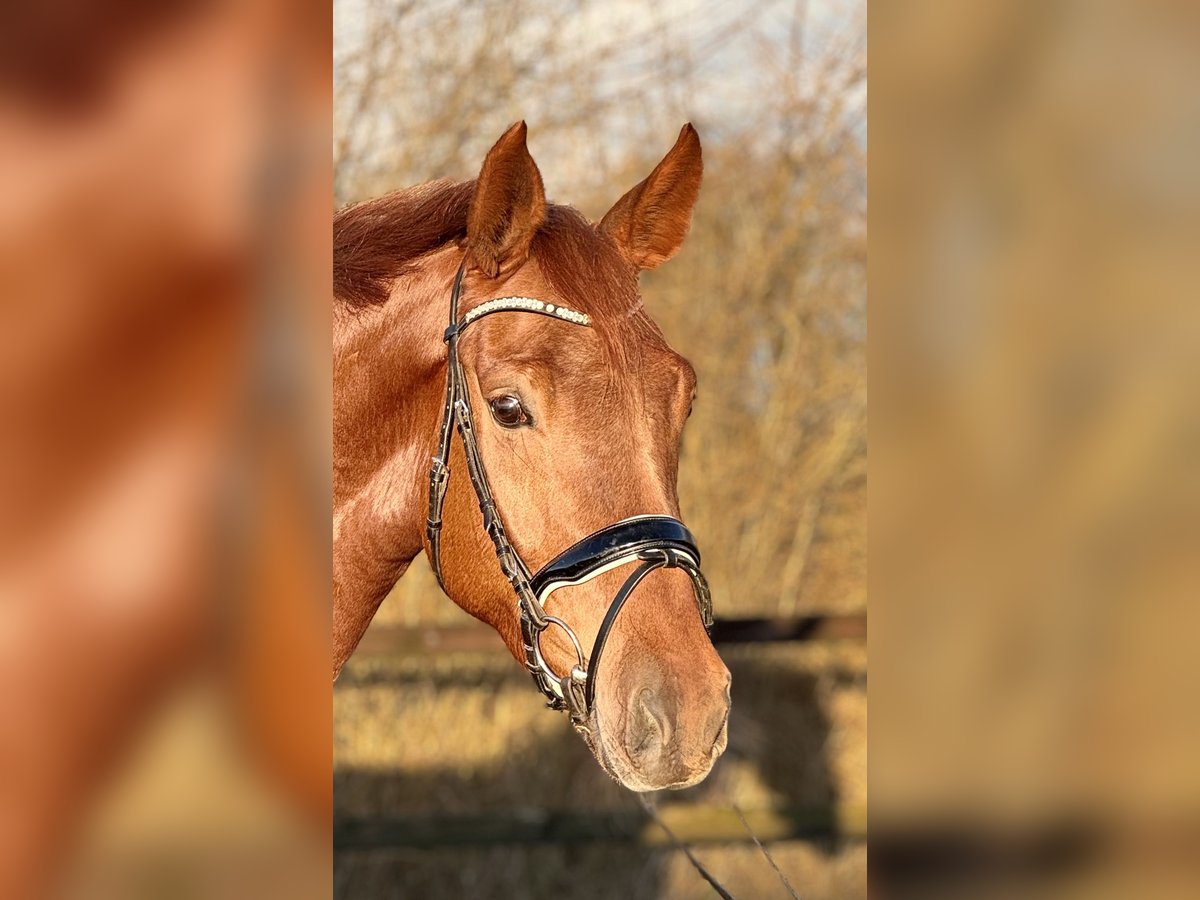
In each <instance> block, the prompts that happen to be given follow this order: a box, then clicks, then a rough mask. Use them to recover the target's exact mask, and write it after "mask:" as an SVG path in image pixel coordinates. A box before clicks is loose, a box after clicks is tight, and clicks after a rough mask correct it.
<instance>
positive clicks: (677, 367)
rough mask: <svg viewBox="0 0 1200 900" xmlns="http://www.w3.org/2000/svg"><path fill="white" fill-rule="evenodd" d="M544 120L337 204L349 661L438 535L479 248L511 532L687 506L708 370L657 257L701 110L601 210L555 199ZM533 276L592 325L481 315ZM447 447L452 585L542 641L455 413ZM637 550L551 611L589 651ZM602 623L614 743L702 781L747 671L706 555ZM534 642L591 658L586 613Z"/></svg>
mask: <svg viewBox="0 0 1200 900" xmlns="http://www.w3.org/2000/svg"><path fill="white" fill-rule="evenodd" d="M525 137H526V130H525V124H524V123H523V122H522V123H519V124H517V125H515V126H513V127H512V128H510V129H509V130H508V131H507V132H506V133H505V134H504V135H503V136H502V137H501V138H500V140H499V141H498V142H497V143H496V144H495V146H494V147H492V149H491V150H490V151H489V153H488V154H487V157H486V159H485V160H484V163H483V167H482V170H481V172H480V175H479V178H478V180H477V181H475V182H473V183H467V184H449V183H444V182H443V183H435V184H433V185H427V186H424V187H421V188H417V189H414V190H411V191H406V192H400V193H398V194H394V195H391V196H389V197H385V198H382V199H380V200H376V201H369V202H367V203H364V204H360V205H358V206H355V207H351V208H349V209H347V210H344V211H342V212H341V213H339V214H338V216H337V218H336V219H335V225H334V248H335V250H334V291H335V295H336V297H337V300H338V302H337V304H336V310H337V315H336V332H335V343H336V347H335V363H334V365H335V371H334V410H335V416H334V456H335V458H334V480H335V486H334V498H335V526H334V528H335V532H334V598H335V610H334V642H335V661H334V665H335V671H336V670H337V669H339V668H340V666H341V663H342V662H344V660H345V658H346V657H347V656H349V654H350V652H351V651H352V650H353V647H354V644H355V643H357V640H358V638H359V637H360V636H361V634H362V631H363V630H364V629H365V628H366V624H367V622H368V621H369V619H370V617H371V615H372V614H373V612H374V610H375V608H376V607H377V606H378V603H379V602H380V600H382V597H383V595H384V594H386V592H387V590H388V589H390V587H391V586H392V584H393V583H394V582H395V580H396V579H397V578H398V577H399V575H400V574H401V573H402V572H403V571H404V568H405V567H406V566H407V564H408V562H409V561H410V560H411V559H412V558H413V557H414V556H415V555H416V554H417V553H418V552H420V551H421V549H424V550H425V551H426V552H427V553H428V552H430V550H431V548H430V535H429V534H428V533H427V529H426V521H425V520H426V517H427V515H428V513H429V504H428V502H427V500H426V490H427V489H428V471H429V462H430V458H431V457H433V458H435V459H436V458H437V457H438V456H439V453H440V442H439V423H440V421H441V420H442V412H443V406H444V399H443V398H444V396H445V390H446V385H447V378H448V374H447V370H448V365H447V347H446V345H445V344H444V343H443V330H444V329H445V327H446V323H447V315H448V310H449V303H450V297H451V291H452V285H453V283H454V281H455V276H456V273H459V272H460V267H461V272H462V285H461V301H460V306H459V309H458V312H459V314H460V321H461V317H462V316H464V315H465V316H469V315H470V313H471V311H472V310H477V313H476V317H477V318H475V320H474V321H473V322H472V325H471V328H470V330H469V331H464V332H463V333H462V334H461V335H459V336H458V337H457V338H456V341H457V346H456V347H452V348H451V352H452V353H457V358H458V362H459V365H460V371H461V373H462V388H461V390H462V392H463V397H464V399H465V400H466V401H467V405H469V407H470V409H471V410H472V412H473V425H474V427H473V429H472V430H473V433H474V441H475V445H476V448H477V451H478V454H479V458H480V461H481V463H482V464H483V466H484V467H485V468H486V480H487V483H488V484H489V485H490V490H491V493H492V494H493V495H494V499H495V506H496V509H497V511H498V513H499V518H500V520H501V525H502V529H503V532H504V533H505V534H506V535H507V539H508V540H509V541H510V542H511V544H512V547H513V549H514V551H515V553H516V554H517V555H518V556H519V558H520V559H521V560H523V564H524V565H525V566H527V567H528V571H530V572H535V571H537V570H539V569H541V568H542V567H543V566H545V565H546V563H548V562H550V561H551V560H552V559H554V558H555V557H557V556H558V555H559V554H560V553H561V552H562V551H563V550H564V549H565V548H568V547H572V546H573V545H575V544H576V543H577V542H579V541H580V540H581V539H583V538H585V537H586V536H588V535H590V534H592V533H594V532H597V531H599V530H601V529H604V528H606V527H608V526H611V525H613V523H617V522H625V521H626V520H629V519H634V518H636V517H642V516H662V517H670V518H671V519H678V517H679V501H678V497H677V494H676V472H677V466H678V459H679V445H680V436H681V433H682V430H683V426H684V423H685V421H686V419H687V417H688V414H689V412H690V408H691V404H692V399H693V397H694V394H695V384H696V376H695V373H694V371H693V370H692V367H691V366H690V365H689V364H688V362H687V360H686V359H684V358H683V357H682V356H680V355H679V354H678V353H677V352H675V351H674V350H673V349H671V347H670V346H669V345H668V344H667V342H666V340H665V339H664V338H663V335H662V332H661V331H660V330H659V329H658V327H657V326H656V325H655V324H654V322H653V321H652V320H651V318H650V316H649V315H648V313H647V312H646V310H645V309H644V308H643V305H642V300H641V294H640V291H639V288H638V273H639V272H640V271H641V270H643V269H650V268H653V267H655V266H657V265H659V264H661V263H663V262H666V261H667V260H668V259H670V258H671V257H672V256H673V255H674V254H675V253H676V251H677V250H678V249H679V247H680V245H681V243H682V242H683V239H684V236H685V235H686V233H687V231H688V228H689V226H690V223H691V217H692V207H693V205H694V204H695V201H696V197H697V194H698V192H699V187H700V177H701V168H702V164H701V155H700V141H699V138H698V136H697V134H696V132H695V130H694V129H693V128H692V127H691V126H690V125H688V126H685V127H684V129H683V130H682V132H681V133H680V135H679V139H678V141H677V142H676V144H675V146H674V147H673V148H672V149H671V151H670V152H669V153H668V154H667V155H666V157H665V158H664V159H663V160H662V161H661V162H660V163H659V164H658V166H657V167H656V168H655V169H654V171H653V172H651V173H650V175H649V176H648V177H647V178H646V179H645V180H644V181H643V182H641V183H640V184H638V185H637V186H636V187H634V188H633V189H632V190H630V191H629V192H628V193H627V194H625V196H623V197H622V198H621V199H620V200H619V201H617V203H616V205H615V206H613V208H612V209H611V210H610V211H609V212H608V213H607V214H606V215H605V216H604V217H603V219H602V220H601V221H600V222H599V223H598V224H591V223H588V222H587V221H586V220H585V219H584V218H583V217H582V216H581V215H580V214H579V213H577V212H576V211H575V210H573V209H571V208H570V207H565V206H557V205H554V204H551V203H548V202H547V201H546V199H545V194H544V192H543V187H542V179H541V175H540V173H539V171H538V168H537V166H536V164H535V163H534V161H533V159H532V157H531V156H530V154H529V151H528V149H527V147H526V140H525ZM513 297H517V298H533V299H534V300H535V301H536V303H540V304H542V305H543V307H544V306H546V305H549V306H551V308H553V309H556V308H558V307H565V308H566V309H568V310H570V311H574V312H577V313H579V314H582V316H583V317H586V319H587V321H588V324H589V326H590V327H578V326H579V324H580V319H579V317H576V319H575V321H571V320H570V319H569V318H568V319H563V318H558V317H556V316H550V315H527V314H520V313H521V311H520V310H515V311H512V313H511V314H508V313H507V312H506V313H505V314H498V315H486V316H480V315H479V313H480V312H483V311H484V310H481V309H480V307H481V306H482V304H484V303H487V302H488V301H489V300H497V299H498V298H513ZM505 302H506V301H501V305H503V304H504V303H505ZM510 305H511V304H510ZM535 305H536V304H535ZM452 358H453V357H452ZM452 392H453V388H452ZM448 463H449V471H450V476H449V479H448V483H447V488H446V493H445V500H444V505H443V507H442V508H441V510H440V513H441V521H442V524H441V527H440V529H439V534H438V535H437V539H438V540H439V542H440V548H438V550H437V553H436V556H437V558H436V559H435V560H434V562H435V564H437V565H438V566H439V568H440V571H441V576H442V583H443V587H444V589H445V590H446V592H447V594H449V596H450V597H451V598H452V599H453V600H454V602H455V603H457V604H458V605H459V606H461V607H462V608H463V609H465V610H466V611H467V612H469V613H470V614H472V615H473V616H475V617H477V618H479V619H481V620H483V621H484V622H487V623H488V624H489V625H491V626H492V627H493V628H495V629H496V631H497V632H499V634H500V635H501V636H502V637H503V639H504V640H505V642H506V644H507V645H508V647H509V648H510V650H511V651H512V653H513V655H514V656H516V657H517V659H518V660H521V661H522V662H526V661H527V654H526V650H525V646H524V644H523V640H522V623H521V605H520V604H519V603H518V600H517V596H515V595H514V591H513V585H512V584H510V581H509V579H507V578H506V577H505V575H504V574H503V572H502V570H501V567H500V565H499V564H498V562H497V556H496V553H495V552H494V548H493V544H492V538H490V537H489V534H488V532H487V531H485V529H484V527H483V525H482V524H481V519H480V505H479V501H478V499H477V497H476V493H475V490H473V485H472V480H471V478H470V477H469V472H468V460H467V459H466V452H465V450H464V441H463V440H462V439H460V438H459V437H458V436H453V438H452V439H451V440H450V443H449V450H448ZM662 521H667V520H666V519H664V520H662ZM635 565H636V560H631V561H630V562H629V563H628V564H625V565H618V566H614V567H611V568H608V567H605V568H602V569H601V570H600V571H599V574H597V575H595V577H592V578H590V579H589V580H584V581H580V582H579V583H569V584H565V585H564V586H562V587H561V589H558V590H555V591H553V592H552V593H551V594H550V595H549V596H548V598H547V599H546V602H545V609H544V612H545V613H546V614H548V615H550V616H553V617H554V618H556V619H558V620H561V621H562V622H563V623H566V624H567V625H568V626H569V629H570V632H573V634H574V635H575V636H576V637H577V639H578V642H579V644H580V645H581V650H582V653H583V658H585V659H586V658H587V654H588V653H589V650H590V649H591V647H592V645H593V644H594V642H595V641H596V638H597V635H598V634H601V633H604V630H603V628H602V623H603V622H604V620H605V617H606V613H607V612H608V610H609V608H610V604H612V603H613V598H614V597H615V596H616V595H617V594H618V593H619V592H620V590H621V588H622V586H623V585H624V584H625V583H626V579H627V577H628V576H629V574H630V570H631V569H633V568H634V567H635ZM606 634H607V640H606V641H605V642H604V655H603V661H602V663H601V664H600V665H599V667H598V670H597V671H590V672H588V673H587V674H588V676H589V677H590V678H591V679H592V680H593V684H592V687H593V688H594V699H592V702H591V703H590V705H589V706H588V708H587V709H586V721H585V722H583V723H581V724H582V727H581V730H582V731H583V732H584V733H585V735H586V738H587V741H588V743H589V745H590V746H591V748H592V750H593V751H594V753H595V754H596V757H597V759H598V760H599V761H600V763H601V765H602V766H603V767H604V768H605V769H606V770H607V771H608V772H609V773H610V774H611V775H613V776H614V777H615V778H616V779H617V780H619V781H620V782H621V783H622V784H624V785H626V786H628V787H630V788H632V789H634V790H653V789H658V788H664V787H684V786H687V785H691V784H695V783H696V782H697V781H699V780H701V779H702V778H703V777H704V776H705V775H707V774H708V772H709V770H710V769H711V768H712V765H713V763H714V761H715V760H716V758H717V757H718V756H719V755H720V753H721V752H722V750H724V747H725V742H726V720H727V716H728V711H729V680H730V678H729V672H728V670H727V669H726V668H725V666H724V665H723V664H722V662H721V660H720V658H719V657H718V656H717V654H716V651H715V650H714V649H713V646H712V643H711V642H710V640H709V638H708V634H707V631H706V629H705V625H704V622H703V620H702V616H701V614H700V612H699V611H698V609H697V593H696V591H695V590H694V584H693V577H692V576H690V575H689V572H688V571H686V570H685V569H684V568H679V567H677V566H664V567H661V568H655V569H653V570H652V571H648V573H647V574H645V577H644V578H643V579H642V580H641V581H640V582H639V583H638V584H637V587H636V589H635V590H633V591H632V593H629V594H628V600H627V602H626V603H625V605H624V607H623V608H622V609H621V611H620V615H618V616H616V617H615V618H614V619H612V622H611V630H608V631H607V632H606ZM537 642H538V643H539V644H540V651H541V654H542V656H543V657H544V659H545V662H546V664H547V667H548V669H549V670H551V671H553V672H555V673H560V674H564V673H569V672H571V671H572V669H573V667H576V666H578V664H579V662H580V654H579V653H578V652H577V650H576V649H575V648H574V647H573V645H572V642H571V640H570V636H569V632H568V631H567V630H566V629H563V628H557V627H552V628H547V629H546V630H545V631H542V632H540V636H539V638H538V641H537ZM578 721H579V720H578V719H577V722H578Z"/></svg>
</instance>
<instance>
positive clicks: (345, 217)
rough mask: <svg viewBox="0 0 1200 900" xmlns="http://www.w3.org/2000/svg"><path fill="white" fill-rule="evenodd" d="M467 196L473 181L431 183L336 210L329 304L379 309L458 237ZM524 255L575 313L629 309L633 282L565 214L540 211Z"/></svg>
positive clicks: (577, 219)
mask: <svg viewBox="0 0 1200 900" xmlns="http://www.w3.org/2000/svg"><path fill="white" fill-rule="evenodd" d="M474 193H475V182H474V181H461V182H453V181H447V180H441V181H432V182H430V183H428V184H423V185H420V186H418V187H414V188H407V189H405V190H400V191H396V192H394V193H391V194H387V195H386V196H383V197H379V198H378V199H375V200H367V201H365V202H363V203H357V204H355V205H353V206H348V207H346V208H345V209H342V210H340V211H339V212H338V213H337V214H336V215H335V216H334V218H333V295H334V297H335V298H337V300H338V301H340V302H341V303H344V304H346V305H347V306H351V307H356V308H361V307H366V306H377V305H379V304H381V303H384V302H386V301H387V299H388V296H389V295H390V293H391V289H392V283H393V282H394V281H395V280H396V279H397V278H400V277H402V276H404V275H406V274H408V273H409V272H412V271H414V270H415V268H416V263H417V260H419V259H420V258H421V257H422V256H424V255H425V254H427V253H429V252H430V251H433V250H436V249H438V248H439V247H441V246H443V245H444V244H446V243H448V242H449V241H453V240H458V239H460V238H462V237H464V236H465V235H466V231H467V212H468V211H469V209H470V206H471V198H472V197H473V196H474ZM532 250H533V253H534V255H535V256H536V257H537V259H538V262H539V264H540V265H541V267H542V269H543V271H544V272H545V273H546V275H547V276H548V277H549V278H550V280H551V282H553V283H554V285H555V287H556V288H558V289H559V291H560V292H562V293H563V294H564V296H569V297H571V298H572V300H573V302H575V303H577V304H578V305H579V308H580V309H583V310H585V311H587V312H589V313H591V314H593V315H601V316H603V315H616V314H623V313H627V312H628V311H629V310H630V308H631V306H632V304H634V303H636V301H637V283H636V279H635V278H633V277H632V271H631V270H630V269H629V267H628V266H627V264H625V263H624V262H623V261H622V259H621V257H620V255H619V254H618V253H617V250H616V247H615V246H613V245H612V244H611V242H609V241H606V240H604V239H602V238H601V237H600V236H599V235H598V234H597V233H596V231H595V229H593V228H592V226H591V225H589V224H588V221H587V219H585V218H584V217H583V216H582V215H581V214H580V213H579V212H578V211H577V210H575V209H573V208H572V207H570V206H560V205H558V204H554V203H550V204H547V207H546V220H545V222H543V223H542V226H541V227H540V228H539V229H538V233H537V235H536V237H535V238H534V242H533V248H532ZM581 272H588V273H589V275H590V277H589V278H587V279H581V278H580V275H579V273H581ZM581 295H582V296H581Z"/></svg>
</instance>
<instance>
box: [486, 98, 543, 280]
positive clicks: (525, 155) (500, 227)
mask: <svg viewBox="0 0 1200 900" xmlns="http://www.w3.org/2000/svg"><path fill="white" fill-rule="evenodd" d="M525 134H526V128H525V123H524V122H518V123H517V124H516V125H513V126H512V127H511V128H509V129H508V131H506V132H504V135H503V136H502V137H501V138H500V140H498V141H496V144H495V146H493V147H492V149H491V150H489V151H488V154H487V157H486V158H485V159H484V160H483V168H482V169H481V170H480V172H479V180H478V181H477V182H476V183H475V196H474V198H473V199H472V200H471V210H470V212H469V213H468V214H467V247H468V249H469V250H470V251H471V257H472V258H473V259H474V261H475V264H476V265H477V266H478V267H479V268H480V270H482V271H483V273H484V274H486V275H487V276H488V277H490V278H495V277H496V276H498V275H499V274H500V273H501V272H502V271H503V272H511V271H512V270H513V269H515V268H517V267H518V266H520V265H521V264H522V263H524V262H525V260H526V259H528V257H529V245H530V244H531V243H532V241H533V236H534V234H536V233H537V230H538V227H539V226H540V225H541V224H542V222H543V221H544V220H545V218H546V192H545V189H544V188H543V187H542V173H541V172H539V171H538V167H537V163H535V162H534V161H533V157H532V156H530V155H529V148H528V147H526V146H525Z"/></svg>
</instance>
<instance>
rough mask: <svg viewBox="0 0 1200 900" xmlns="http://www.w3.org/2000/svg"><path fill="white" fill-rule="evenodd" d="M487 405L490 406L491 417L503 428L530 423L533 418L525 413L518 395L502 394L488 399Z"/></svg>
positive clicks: (517, 426)
mask: <svg viewBox="0 0 1200 900" xmlns="http://www.w3.org/2000/svg"><path fill="white" fill-rule="evenodd" d="M488 406H490V407H491V408H492V417H493V418H494V419H495V420H496V421H497V422H499V423H500V424H501V425H503V426H504V427H505V428H519V427H521V426H522V425H530V424H532V421H533V420H532V419H530V418H529V416H528V415H527V414H526V412H525V407H523V406H522V405H521V398H520V397H514V396H513V395H512V394H502V395H501V396H499V397H493V398H492V399H491V400H489V401H488Z"/></svg>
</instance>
